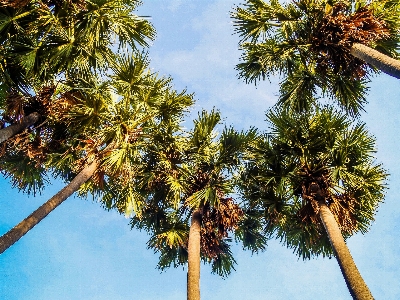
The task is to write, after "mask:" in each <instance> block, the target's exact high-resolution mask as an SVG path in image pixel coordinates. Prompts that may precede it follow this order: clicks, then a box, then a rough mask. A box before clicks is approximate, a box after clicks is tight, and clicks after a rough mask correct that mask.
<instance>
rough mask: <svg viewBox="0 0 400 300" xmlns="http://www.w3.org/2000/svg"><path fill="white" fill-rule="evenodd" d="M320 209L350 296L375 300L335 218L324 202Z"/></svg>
mask: <svg viewBox="0 0 400 300" xmlns="http://www.w3.org/2000/svg"><path fill="white" fill-rule="evenodd" d="M319 207H320V210H319V217H320V219H321V221H322V223H323V224H324V227H325V230H326V232H327V233H328V237H329V241H330V242H331V245H332V248H333V251H334V252H335V255H336V259H337V261H338V263H339V266H340V270H341V271H342V274H343V277H344V279H345V281H346V284H347V287H348V289H349V291H350V294H351V295H352V297H353V299H357V300H370V299H374V297H373V296H372V294H371V292H370V290H369V288H368V286H367V285H366V283H365V281H364V279H363V278H362V277H361V274H360V272H359V271H358V269H357V266H356V264H355V263H354V260H353V257H352V256H351V254H350V251H349V248H348V247H347V245H346V243H345V241H344V239H343V236H342V232H341V231H340V229H339V226H338V224H337V222H336V220H335V217H334V216H333V214H332V212H331V211H330V209H329V208H328V206H326V204H325V203H324V202H323V201H320V203H319Z"/></svg>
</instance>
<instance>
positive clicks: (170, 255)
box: [131, 111, 255, 276]
mask: <svg viewBox="0 0 400 300" xmlns="http://www.w3.org/2000/svg"><path fill="white" fill-rule="evenodd" d="M219 122H220V115H219V113H218V112H215V111H212V112H210V113H208V112H206V111H203V112H202V113H201V114H200V115H199V118H198V119H197V120H195V122H194V123H195V126H194V129H193V130H192V131H190V132H189V133H188V134H186V135H185V134H184V135H179V134H177V133H175V134H172V136H171V133H173V131H171V132H170V133H169V136H170V138H169V139H168V140H169V143H165V137H166V136H167V135H164V136H163V137H162V138H161V137H160V138H157V139H156V140H155V141H154V142H153V143H152V146H151V147H152V148H153V149H154V150H153V151H154V152H153V154H152V152H149V154H150V155H149V156H148V159H149V160H148V163H149V164H148V168H147V169H146V170H144V172H143V174H144V177H143V181H142V182H143V183H145V184H144V185H143V187H144V188H145V190H147V192H146V194H147V200H146V202H147V203H146V204H145V210H144V213H143V215H142V216H135V217H133V218H132V222H131V224H132V226H133V227H137V228H140V229H145V230H147V231H149V232H151V233H152V234H153V237H152V238H151V239H150V241H149V243H148V245H149V247H150V248H153V249H154V250H155V251H156V252H159V253H160V263H159V267H160V268H161V269H164V268H166V267H169V266H171V265H173V266H175V267H176V266H179V265H183V264H185V263H186V261H187V255H188V253H187V251H188V240H189V225H188V224H189V221H190V218H191V216H192V214H193V212H195V211H199V212H200V215H201V219H202V220H201V230H200V236H201V238H200V251H201V257H202V260H203V261H205V262H210V263H211V264H212V269H213V272H217V273H218V274H220V275H223V276H226V275H228V274H229V273H230V272H231V269H232V268H233V264H234V263H235V260H234V259H233V257H232V253H231V251H230V245H229V243H230V241H231V237H230V235H231V234H233V233H234V232H235V230H237V229H238V227H239V225H240V223H241V221H242V219H243V211H242V209H241V208H240V206H239V205H238V204H237V203H236V202H235V201H234V199H233V198H232V197H230V196H229V195H230V194H232V193H233V192H234V182H233V177H232V175H233V173H232V172H233V171H234V170H236V169H237V168H238V167H239V165H240V161H241V156H242V153H243V151H244V148H245V145H247V143H248V142H249V141H250V140H251V139H252V138H253V137H254V134H255V131H254V130H252V131H249V132H247V133H245V132H236V131H235V130H233V129H232V128H226V129H224V130H223V132H222V134H221V136H220V137H219V138H218V139H217V138H216V137H217V135H216V133H215V131H214V130H215V127H216V125H217V124H218V123H219ZM149 191H151V193H150V194H149ZM244 231H245V230H244Z"/></svg>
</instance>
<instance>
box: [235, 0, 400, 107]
mask: <svg viewBox="0 0 400 300" xmlns="http://www.w3.org/2000/svg"><path fill="white" fill-rule="evenodd" d="M232 17H233V18H234V25H235V27H236V31H237V32H238V33H239V34H240V36H241V37H242V40H241V42H240V48H241V49H242V50H243V56H242V60H243V62H241V63H240V64H238V65H237V70H238V71H239V76H240V77H242V78H245V80H246V81H249V82H257V80H259V79H265V77H268V76H269V75H271V74H276V73H278V74H282V75H284V79H283V81H282V83H281V96H280V99H279V102H280V103H281V104H283V105H285V106H286V107H289V108H291V109H292V110H295V111H303V110H307V109H309V108H310V105H311V104H312V103H313V102H315V99H316V97H315V96H316V95H317V94H318V93H320V92H322V93H323V94H327V95H329V96H330V97H331V98H334V99H336V100H337V101H338V102H339V103H340V105H341V106H342V107H344V108H345V109H346V110H348V111H349V112H350V113H352V114H357V113H358V112H359V111H360V109H362V105H363V104H364V103H365V102H366V99H365V93H366V91H367V88H366V83H367V81H368V78H369V76H370V75H371V74H373V73H374V72H375V71H377V70H381V71H383V72H386V73H388V74H389V75H391V76H395V77H397V78H400V63H399V61H398V60H397V59H398V58H399V56H398V52H397V49H398V47H399V46H398V45H399V38H398V31H399V28H400V4H399V2H398V1H392V0H385V1H375V0H372V1H358V0H352V1H347V2H346V1H336V0H316V1H311V0H296V1H291V2H290V3H289V4H285V5H282V4H281V3H280V2H279V1H276V0H271V1H263V0H248V1H246V4H245V5H244V6H243V7H237V8H236V9H235V11H234V12H233V13H232Z"/></svg>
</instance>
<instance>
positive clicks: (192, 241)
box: [187, 209, 201, 300]
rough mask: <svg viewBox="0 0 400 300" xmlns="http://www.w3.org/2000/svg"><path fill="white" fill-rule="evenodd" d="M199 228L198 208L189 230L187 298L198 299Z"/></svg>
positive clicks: (199, 213)
mask: <svg viewBox="0 0 400 300" xmlns="http://www.w3.org/2000/svg"><path fill="white" fill-rule="evenodd" d="M200 229H201V212H200V209H198V210H195V211H194V212H193V214H192V224H191V226H190V231H189V244H188V277H187V299H188V300H200Z"/></svg>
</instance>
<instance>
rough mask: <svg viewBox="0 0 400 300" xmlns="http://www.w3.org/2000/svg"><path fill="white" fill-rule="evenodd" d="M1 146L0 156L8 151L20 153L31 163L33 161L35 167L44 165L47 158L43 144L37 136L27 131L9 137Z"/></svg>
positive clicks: (46, 151) (46, 150)
mask: <svg viewBox="0 0 400 300" xmlns="http://www.w3.org/2000/svg"><path fill="white" fill-rule="evenodd" d="M3 144H4V145H3V146H2V152H1V155H5V154H7V152H8V151H9V150H12V151H14V152H15V151H18V152H22V153H24V154H25V155H26V156H27V157H29V158H30V160H31V161H35V165H36V167H38V166H40V165H41V164H42V163H44V162H45V160H46V158H47V154H48V149H47V147H46V144H45V142H44V141H43V139H42V138H41V137H40V136H39V135H37V134H33V133H32V131H31V130H29V129H25V131H23V132H22V133H20V134H17V135H15V136H13V137H11V138H10V139H8V140H7V141H6V142H5V143H3Z"/></svg>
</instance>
